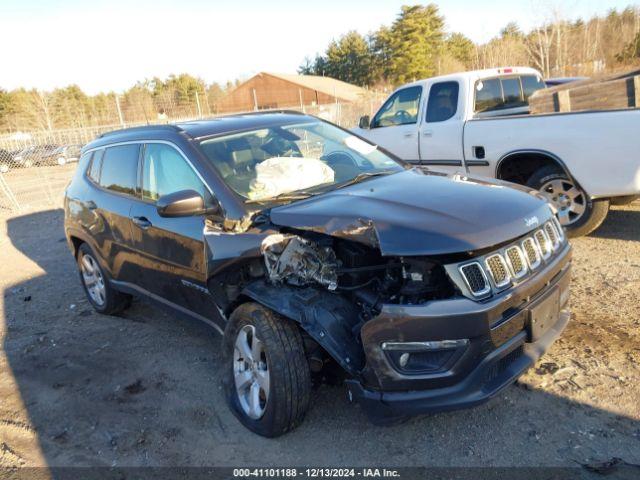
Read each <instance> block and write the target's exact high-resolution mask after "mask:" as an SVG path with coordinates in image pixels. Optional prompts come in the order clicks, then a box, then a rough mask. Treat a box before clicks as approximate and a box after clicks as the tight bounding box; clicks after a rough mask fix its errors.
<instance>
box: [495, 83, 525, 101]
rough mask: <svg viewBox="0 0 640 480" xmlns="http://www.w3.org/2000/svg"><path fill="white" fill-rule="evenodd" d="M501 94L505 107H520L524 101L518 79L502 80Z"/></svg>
mask: <svg viewBox="0 0 640 480" xmlns="http://www.w3.org/2000/svg"><path fill="white" fill-rule="evenodd" d="M501 81H502V93H503V94H504V103H505V105H513V106H522V105H524V99H523V98H522V90H520V78H518V77H514V78H503V79H502V80H501Z"/></svg>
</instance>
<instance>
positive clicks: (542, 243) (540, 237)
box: [533, 229, 551, 260]
mask: <svg viewBox="0 0 640 480" xmlns="http://www.w3.org/2000/svg"><path fill="white" fill-rule="evenodd" d="M533 236H534V238H535V239H536V244H537V245H538V249H539V250H540V255H542V258H544V259H545V260H546V259H547V258H549V256H550V255H551V241H550V240H549V237H548V236H547V234H546V232H545V231H544V230H542V229H540V230H536V233H535V234H534V235H533Z"/></svg>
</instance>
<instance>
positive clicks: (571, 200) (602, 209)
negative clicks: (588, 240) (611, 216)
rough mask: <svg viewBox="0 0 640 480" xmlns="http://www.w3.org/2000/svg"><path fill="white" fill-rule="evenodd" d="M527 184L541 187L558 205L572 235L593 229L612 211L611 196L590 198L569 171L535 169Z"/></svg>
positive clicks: (559, 218)
mask: <svg viewBox="0 0 640 480" xmlns="http://www.w3.org/2000/svg"><path fill="white" fill-rule="evenodd" d="M527 185H528V186H529V187H532V188H535V189H536V190H539V191H540V193H542V194H543V195H544V196H545V197H546V198H547V200H548V201H549V202H550V203H552V204H553V205H554V206H555V207H556V209H557V210H558V220H560V223H561V224H562V226H563V227H565V228H566V229H567V233H568V234H569V236H570V237H581V236H583V235H588V234H589V233H591V232H593V231H594V230H595V229H596V228H598V227H599V226H600V225H601V224H602V222H604V219H605V218H606V217H607V213H608V212H609V200H606V199H603V200H591V199H590V198H589V196H588V195H587V194H586V192H585V191H584V190H582V189H581V188H580V187H579V186H578V185H577V184H576V183H575V181H574V180H572V179H571V178H569V176H568V175H567V174H566V173H564V172H559V171H558V170H557V169H555V168H552V167H544V168H541V169H539V170H537V171H536V172H534V173H533V175H531V177H530V178H529V180H528V181H527Z"/></svg>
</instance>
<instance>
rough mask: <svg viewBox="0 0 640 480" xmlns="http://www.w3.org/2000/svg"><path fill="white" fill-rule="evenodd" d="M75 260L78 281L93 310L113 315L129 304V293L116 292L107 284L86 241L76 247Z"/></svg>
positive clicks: (105, 277) (106, 279)
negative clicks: (76, 262)
mask: <svg viewBox="0 0 640 480" xmlns="http://www.w3.org/2000/svg"><path fill="white" fill-rule="evenodd" d="M77 261H78V270H79V273H80V281H81V282H82V286H83V287H84V291H85V293H86V294H87V299H88V300H89V303H91V306H92V307H93V308H94V310H95V311H97V312H98V313H102V314H105V315H114V314H116V313H120V312H122V311H123V310H125V309H126V308H127V307H128V306H129V305H130V304H131V295H127V294H124V293H121V292H118V291H116V290H114V289H113V287H112V286H111V285H110V284H109V281H108V278H107V276H106V274H105V272H104V270H103V269H102V267H101V266H100V264H99V263H98V260H97V257H96V255H95V253H93V250H91V247H89V245H87V244H86V243H83V244H82V245H80V247H79V248H78V257H77Z"/></svg>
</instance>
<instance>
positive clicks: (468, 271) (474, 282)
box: [460, 262, 491, 296]
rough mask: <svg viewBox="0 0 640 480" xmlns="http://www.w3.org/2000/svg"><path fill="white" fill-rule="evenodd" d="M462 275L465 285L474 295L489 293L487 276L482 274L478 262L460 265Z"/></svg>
mask: <svg viewBox="0 0 640 480" xmlns="http://www.w3.org/2000/svg"><path fill="white" fill-rule="evenodd" d="M460 272H461V273H462V277H463V278H464V280H465V282H466V283H467V287H469V290H471V293H473V294H474V295H478V296H480V295H484V294H485V293H489V291H490V290H491V288H490V287H489V282H488V281H487V276H486V275H485V274H484V271H483V270H482V267H481V266H480V264H479V263H478V262H474V263H468V264H467V265H465V266H463V267H460Z"/></svg>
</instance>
